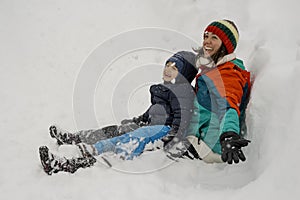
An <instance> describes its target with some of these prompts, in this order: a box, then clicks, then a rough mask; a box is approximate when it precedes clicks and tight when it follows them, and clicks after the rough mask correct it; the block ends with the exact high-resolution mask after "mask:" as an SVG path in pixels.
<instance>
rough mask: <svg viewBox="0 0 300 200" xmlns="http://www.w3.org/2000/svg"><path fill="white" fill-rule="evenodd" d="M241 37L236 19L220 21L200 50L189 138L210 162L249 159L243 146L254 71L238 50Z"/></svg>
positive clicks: (206, 34)
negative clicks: (252, 71) (194, 110)
mask: <svg viewBox="0 0 300 200" xmlns="http://www.w3.org/2000/svg"><path fill="white" fill-rule="evenodd" d="M238 39H239V33H238V29H237V27H236V26H235V24H234V23H233V22H232V21H229V20H219V21H214V22H212V23H211V24H209V25H208V27H207V28H206V29H205V31H204V35H203V47H202V48H199V49H197V50H196V52H197V53H198V55H197V58H196V66H197V67H198V68H200V69H201V72H200V73H199V74H198V75H197V76H196V85H195V88H196V95H197V98H196V99H197V101H196V102H195V107H196V112H194V113H196V114H194V116H193V119H192V123H191V125H190V127H189V131H188V134H189V135H188V136H187V139H188V141H189V142H190V143H191V144H192V146H191V147H193V149H194V150H195V151H196V152H195V151H194V154H197V155H196V156H198V157H200V158H201V159H202V160H204V161H205V162H207V163H219V162H228V164H232V162H233V161H234V162H235V163H238V162H239V160H242V161H245V160H246V158H245V155H244V154H243V152H242V150H241V148H242V147H244V146H247V145H248V142H250V141H249V140H245V139H243V138H242V136H244V135H245V133H246V128H245V109H246V106H247V103H248V98H249V91H250V86H251V85H250V73H249V72H247V71H246V70H245V67H244V65H243V62H242V61H241V60H239V59H237V58H236V56H235V54H234V50H235V48H236V46H237V42H238Z"/></svg>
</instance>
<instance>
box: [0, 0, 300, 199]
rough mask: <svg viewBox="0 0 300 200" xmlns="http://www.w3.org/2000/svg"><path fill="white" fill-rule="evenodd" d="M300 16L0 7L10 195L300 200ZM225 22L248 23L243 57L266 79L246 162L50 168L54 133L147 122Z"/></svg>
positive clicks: (252, 118)
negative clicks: (165, 71)
mask: <svg viewBox="0 0 300 200" xmlns="http://www.w3.org/2000/svg"><path fill="white" fill-rule="evenodd" d="M298 9H299V2H298V1H296V0H286V1H271V0H251V1H250V0H244V1H240V0H226V1H225V0H223V1H221V0H220V1H217V0H185V1H175V0H143V1H139V0H128V1H122V0H90V1H80V0H75V1H71V0H70V1H67V0H63V1H61V0H55V1H50V0H45V1H37V0H27V1H22V0H19V1H17V0H1V1H0V24H1V26H0V69H1V73H0V85H1V91H0V99H1V100H0V102H1V103H0V113H1V115H0V125H1V126H0V127H1V140H2V142H1V148H0V150H1V151H0V158H1V165H0V198H1V199H3V200H4V199H5V200H6V199H44V200H47V199H72V200H75V199H83V198H86V199H92V198H94V199H165V200H167V199H170V200H171V199H172V200H175V199H178V200H179V199H193V200H194V199H208V198H209V199H213V200H215V199H216V200H217V199H230V200H232V199H249V200H250V199H251V200H253V199H276V200H277V199H284V198H288V199H299V197H298V196H299V195H300V192H299V186H300V173H299V169H298V167H299V165H300V156H299V155H298V152H300V145H299V139H300V136H299V135H298V134H299V133H298V130H299V129H298V124H299V121H300V117H299V116H298V115H299V114H298V113H300V106H299V104H298V103H297V102H298V101H299V99H300V95H299V92H298V91H299V89H300V80H299V78H298V77H299V76H300V27H299V23H297V20H298V18H299V11H298ZM222 18H228V19H232V20H233V21H235V22H236V24H237V25H238V27H239V30H240V42H239V45H238V48H237V51H236V52H237V55H238V57H240V58H242V59H244V61H245V63H246V65H247V66H248V69H249V70H250V71H252V72H253V74H254V75H255V84H254V87H253V91H252V99H251V102H250V104H249V110H248V111H249V112H248V118H247V122H248V127H249V131H250V133H249V138H250V139H251V140H252V143H251V144H250V146H249V147H247V148H246V149H245V153H246V155H247V161H246V162H245V163H242V164H239V165H233V166H227V165H207V164H204V163H202V162H201V161H190V160H182V161H180V162H175V163H173V162H171V161H170V160H168V159H166V158H165V157H164V155H163V154H162V152H159V151H157V152H151V153H146V154H144V155H142V156H141V157H139V158H137V159H135V160H133V161H126V162H119V161H118V160H114V159H112V162H113V163H114V167H113V168H112V169H108V168H107V167H106V166H105V165H102V164H101V163H100V162H99V163H98V164H97V165H96V166H95V167H93V168H90V169H86V170H79V171H78V172H77V173H76V174H74V175H70V174H66V173H60V174H55V175H53V176H48V175H46V174H45V173H44V172H43V171H42V168H41V166H40V163H39V157H38V151H37V150H38V147H39V146H40V145H48V146H49V147H50V148H51V149H52V150H53V151H55V150H57V146H56V145H55V142H54V141H53V140H51V139H50V138H49V135H48V126H49V125H51V124H52V123H57V124H59V125H61V126H62V127H64V128H66V129H68V130H71V131H76V130H77V129H83V128H95V127H94V126H97V125H98V126H104V125H108V124H113V123H118V122H119V120H120V119H121V118H123V117H128V116H135V115H136V114H140V113H142V112H143V111H144V110H145V108H146V107H147V106H148V104H149V101H146V100H145V99H148V93H147V87H148V86H149V84H151V83H156V82H160V81H161V78H160V73H161V68H160V65H161V64H163V63H164V60H165V59H166V58H167V57H168V56H170V55H171V53H170V52H173V51H176V50H181V49H186V50H191V47H193V46H194V44H201V40H202V32H203V29H204V28H205V26H206V25H207V24H208V23H210V22H211V21H212V20H216V19H222ZM145 30H146V32H145ZM143 31H144V32H143ZM136 34H137V35H136ZM157 34H158V36H157ZM159 36H161V38H159ZM156 37H158V38H156ZM177 37H178V38H179V39H177ZM128 38H129V39H128ZM125 39H127V40H125ZM143 39H144V40H143ZM185 39H186V40H185ZM142 41H145V42H146V43H143V42H142ZM181 41H183V42H182V43H181ZM185 41H186V42H185ZM139 42H141V43H139ZM147 42H148V43H147ZM151 42H153V46H152V45H151ZM149 43H150V46H149ZM131 45H132V46H131ZM147 45H148V46H147ZM104 50H107V51H104ZM110 56H111V57H110ZM105 62H106V63H105ZM103 63H104V65H102V64H103ZM93 67H95V68H93ZM85 69H87V70H90V71H87V72H85V71H84V70H85ZM152 69H153V70H152ZM85 73H86V74H85ZM85 75H88V76H85ZM89 77H90V78H89ZM142 99H143V100H142ZM85 111H87V112H86V113H85ZM84 119H86V120H84Z"/></svg>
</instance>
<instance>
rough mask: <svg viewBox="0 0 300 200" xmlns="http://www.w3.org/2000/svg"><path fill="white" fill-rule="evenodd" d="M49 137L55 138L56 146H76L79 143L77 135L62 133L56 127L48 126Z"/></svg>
mask: <svg viewBox="0 0 300 200" xmlns="http://www.w3.org/2000/svg"><path fill="white" fill-rule="evenodd" d="M49 131H50V136H51V137H52V138H55V139H56V141H57V144H58V145H62V144H78V143H80V142H81V139H80V137H79V135H76V134H73V133H69V132H66V131H63V130H62V129H60V128H58V127H57V126H50V128H49Z"/></svg>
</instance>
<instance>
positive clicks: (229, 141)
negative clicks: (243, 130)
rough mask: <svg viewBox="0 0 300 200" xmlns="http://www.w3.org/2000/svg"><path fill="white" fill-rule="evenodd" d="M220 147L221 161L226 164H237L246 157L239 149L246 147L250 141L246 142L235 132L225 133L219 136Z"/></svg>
mask: <svg viewBox="0 0 300 200" xmlns="http://www.w3.org/2000/svg"><path fill="white" fill-rule="evenodd" d="M220 142H221V146H222V160H223V161H224V162H227V163H228V164H232V160H233V161H234V162H235V163H239V160H241V161H245V160H246V157H245V155H244V153H243V152H242V150H241V148H242V147H245V146H247V145H248V143H249V142H250V140H246V139H244V138H242V137H241V136H239V135H238V134H237V133H235V132H231V131H229V132H225V133H223V134H222V135H221V136H220Z"/></svg>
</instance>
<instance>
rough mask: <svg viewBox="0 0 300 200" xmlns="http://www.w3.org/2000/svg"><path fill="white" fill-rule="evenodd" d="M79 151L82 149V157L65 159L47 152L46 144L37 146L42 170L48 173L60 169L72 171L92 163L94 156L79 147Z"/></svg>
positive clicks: (94, 160) (50, 173) (56, 171)
mask: <svg viewBox="0 0 300 200" xmlns="http://www.w3.org/2000/svg"><path fill="white" fill-rule="evenodd" d="M80 151H81V152H83V151H84V152H83V155H82V157H78V158H71V159H67V158H65V157H58V156H56V155H54V154H52V153H51V152H49V149H48V147H47V146H41V147H40V148H39V154H40V159H41V163H42V166H43V169H44V171H45V172H46V173H47V174H48V175H52V173H58V172H60V171H63V172H69V173H74V172H76V171H77V170H78V169H79V168H86V167H90V166H92V165H94V163H95V162H96V158H94V157H93V156H92V155H91V154H90V153H89V152H87V151H85V150H82V149H81V148H80Z"/></svg>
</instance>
